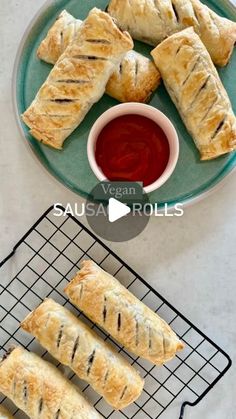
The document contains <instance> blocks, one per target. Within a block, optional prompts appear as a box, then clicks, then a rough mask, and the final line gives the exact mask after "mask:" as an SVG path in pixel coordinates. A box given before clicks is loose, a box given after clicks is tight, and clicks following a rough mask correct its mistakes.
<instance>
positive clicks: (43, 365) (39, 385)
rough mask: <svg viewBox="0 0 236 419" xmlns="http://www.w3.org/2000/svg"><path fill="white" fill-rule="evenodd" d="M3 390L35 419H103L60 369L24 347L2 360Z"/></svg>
mask: <svg viewBox="0 0 236 419" xmlns="http://www.w3.org/2000/svg"><path fill="white" fill-rule="evenodd" d="M0 391H1V392H2V393H3V394H4V395H5V396H6V397H8V398H9V399H11V400H12V401H13V403H14V404H15V405H16V406H17V407H18V408H19V409H21V410H23V412H25V413H26V415H27V416H29V417H30V418H31V419H38V418H39V417H40V418H43V419H52V418H53V419H54V418H55V419H56V418H57V419H101V416H100V415H99V414H98V413H97V412H96V410H95V409H94V408H93V407H92V406H90V404H89V403H88V402H87V401H86V400H85V399H84V397H83V396H82V395H81V394H80V393H79V391H78V389H77V388H76V387H75V386H73V385H72V384H71V383H70V382H69V381H68V380H67V379H66V378H65V377H64V376H63V375H62V374H61V372H60V371H59V370H58V369H57V368H56V367H54V366H53V365H51V364H49V363H48V362H46V361H44V360H43V359H41V358H39V357H38V356H37V355H35V354H33V353H30V352H28V351H26V350H25V349H23V348H20V347H18V348H15V349H14V350H13V351H11V352H10V354H8V355H7V356H6V357H5V358H3V359H2V360H1V361H0Z"/></svg>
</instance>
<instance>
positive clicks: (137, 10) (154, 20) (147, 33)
mask: <svg viewBox="0 0 236 419" xmlns="http://www.w3.org/2000/svg"><path fill="white" fill-rule="evenodd" d="M108 11H109V13H110V15H111V16H113V17H114V18H115V19H117V21H118V24H119V26H120V27H121V28H122V29H123V30H128V31H129V32H130V34H131V36H132V37H133V38H134V39H138V40H140V41H143V42H147V43H148V44H151V45H154V46H156V45H157V44H159V43H160V42H161V41H163V40H164V39H165V38H167V37H168V36H170V35H172V34H174V33H176V32H179V31H181V30H183V29H185V28H187V27H189V26H193V27H194V29H195V31H196V33H198V34H199V36H200V37H201V39H202V41H203V43H204V44H205V46H206V48H207V49H208V51H209V53H210V55H211V57H212V60H213V62H214V63H215V64H216V65H219V66H224V65H226V64H227V63H228V62H229V59H230V57H231V55H232V52H233V49H234V44H235V42H236V22H232V21H231V20H228V19H225V18H223V17H221V16H219V15H217V14H216V13H215V12H213V11H212V10H211V9H209V8H208V7H207V6H205V5H204V4H203V3H201V2H200V1H199V0H164V1H159V0H157V1H153V0H111V2H110V5H109V8H108Z"/></svg>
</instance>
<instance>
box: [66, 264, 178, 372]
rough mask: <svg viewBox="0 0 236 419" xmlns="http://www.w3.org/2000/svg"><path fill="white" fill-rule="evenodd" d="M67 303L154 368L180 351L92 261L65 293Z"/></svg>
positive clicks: (164, 328) (163, 327) (155, 319)
mask: <svg viewBox="0 0 236 419" xmlns="http://www.w3.org/2000/svg"><path fill="white" fill-rule="evenodd" d="M65 293H66V295H67V296H68V297H69V299H70V301H71V302H72V303H73V304H74V305H75V306H77V307H78V308H79V309H80V310H82V311H83V312H84V313H85V314H86V315H87V316H88V317H89V318H90V319H91V320H92V321H94V322H95V323H97V324H98V325H99V326H101V327H102V328H103V329H105V330H106V331H107V332H108V333H110V335H111V336H113V338H115V339H116V340H117V341H118V342H120V343H121V344H122V345H124V346H125V347H126V348H127V349H128V350H130V351H131V352H133V353H134V354H135V355H137V356H140V357H142V358H145V359H148V360H149V361H151V362H153V363H154V364H156V365H161V364H164V363H165V362H167V361H169V360H170V359H172V358H173V357H174V356H175V354H176V352H177V351H179V350H181V349H183V344H182V343H181V342H180V340H179V339H178V337H177V336H176V334H175V333H174V332H173V331H172V330H171V328H170V326H168V324H167V323H166V322H165V321H164V320H162V319H161V318H160V317H159V316H158V315H157V314H156V313H154V312H153V311H152V310H151V309H150V308H148V307H147V306H145V304H143V303H142V302H141V301H139V300H138V299H137V298H136V297H135V296H134V295H133V294H132V293H131V292H129V291H128V290H127V289H126V288H125V287H123V286H122V285H121V284H120V282H119V281H118V280H117V279H115V278H114V277H113V276H111V275H110V274H108V273H107V272H105V271H104V270H102V269H101V268H100V267H99V266H98V265H96V263H94V262H92V261H89V260H87V261H84V262H83V264H82V269H81V270H80V271H79V272H78V273H77V275H76V276H75V278H74V279H73V280H72V281H71V282H70V283H69V285H68V286H67V287H66V289H65Z"/></svg>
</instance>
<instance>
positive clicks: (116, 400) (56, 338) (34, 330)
mask: <svg viewBox="0 0 236 419" xmlns="http://www.w3.org/2000/svg"><path fill="white" fill-rule="evenodd" d="M21 326H22V328H23V329H24V330H26V331H27V332H29V333H31V334H32V335H33V336H34V337H36V339H38V341H39V342H40V343H41V345H42V346H44V348H46V349H47V350H48V352H50V353H51V355H52V356H53V357H54V358H56V359H57V360H58V361H59V362H61V363H62V364H64V365H66V366H68V367H70V368H71V369H72V370H73V371H74V372H75V374H77V375H78V376H79V377H80V378H81V379H82V380H85V381H87V382H88V383H89V384H90V385H91V386H92V387H93V388H94V390H95V391H96V392H97V393H99V394H100V395H101V396H103V397H104V398H105V400H106V401H107V402H108V403H109V404H110V405H111V406H112V407H113V408H114V409H117V410H118V409H124V408H125V407H127V406H128V405H129V404H130V403H133V402H134V401H135V400H136V399H137V398H138V397H139V396H140V394H141V392H142V389H143V385H144V381H143V379H142V378H141V377H140V376H139V374H138V373H137V372H136V371H135V369H134V368H133V367H131V365H130V364H129V363H128V362H127V361H126V360H125V359H123V358H122V357H121V356H120V355H119V354H118V353H117V352H115V351H114V349H113V348H112V347H111V346H109V345H108V344H107V343H105V342H104V341H103V340H102V339H100V338H99V337H98V336H97V335H96V334H95V333H94V332H93V331H92V330H91V329H90V328H88V327H87V326H86V325H85V324H84V323H82V322H81V320H79V319H77V318H76V317H75V316H74V315H73V314H71V313H70V312H69V311H68V310H67V309H66V308H64V307H62V306H60V305H59V304H57V303H56V302H55V301H53V300H51V299H47V300H45V301H44V302H43V303H42V304H41V305H40V306H39V307H38V308H37V309H36V310H34V311H33V312H32V313H30V314H29V315H28V316H27V317H26V319H25V320H24V321H23V322H22V324H21Z"/></svg>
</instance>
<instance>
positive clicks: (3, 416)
mask: <svg viewBox="0 0 236 419" xmlns="http://www.w3.org/2000/svg"><path fill="white" fill-rule="evenodd" d="M0 419H13V416H12V415H11V413H10V412H8V410H7V409H6V408H5V407H4V406H0Z"/></svg>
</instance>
